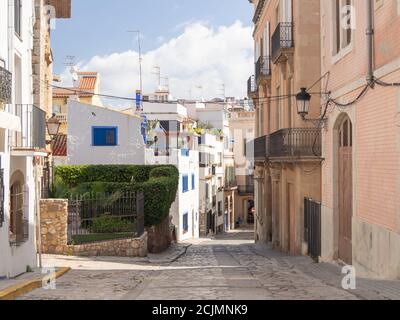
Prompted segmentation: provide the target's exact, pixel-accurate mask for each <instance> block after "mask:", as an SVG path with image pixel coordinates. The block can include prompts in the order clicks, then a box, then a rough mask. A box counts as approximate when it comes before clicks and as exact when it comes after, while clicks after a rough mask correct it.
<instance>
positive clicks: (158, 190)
mask: <svg viewBox="0 0 400 320" xmlns="http://www.w3.org/2000/svg"><path fill="white" fill-rule="evenodd" d="M55 174H56V177H57V178H58V180H61V181H62V182H63V183H64V184H66V185H67V186H68V187H69V196H74V195H84V194H91V193H105V194H115V193H127V192H143V194H144V198H145V206H144V211H145V225H146V226H147V227H149V226H154V225H159V224H160V223H161V222H163V221H164V220H165V218H167V217H168V215H169V210H170V208H171V205H172V203H173V202H174V201H175V198H176V193H177V191H178V185H179V172H178V169H177V168H176V167H174V166H60V167H57V168H56V170H55Z"/></svg>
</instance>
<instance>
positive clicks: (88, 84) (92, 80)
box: [79, 76, 97, 90]
mask: <svg viewBox="0 0 400 320" xmlns="http://www.w3.org/2000/svg"><path fill="white" fill-rule="evenodd" d="M96 82H97V77H87V76H85V77H82V79H81V81H80V83H79V89H80V90H94V89H95V88H96Z"/></svg>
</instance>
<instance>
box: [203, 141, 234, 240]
mask: <svg viewBox="0 0 400 320" xmlns="http://www.w3.org/2000/svg"><path fill="white" fill-rule="evenodd" d="M223 148H224V144H223V140H222V139H221V137H217V136H216V135H213V134H209V133H204V134H202V135H201V137H200V138H199V151H200V235H201V236H207V235H209V234H216V233H218V232H223V231H226V230H229V225H228V223H227V222H228V221H229V217H228V214H227V212H225V210H224V168H223Z"/></svg>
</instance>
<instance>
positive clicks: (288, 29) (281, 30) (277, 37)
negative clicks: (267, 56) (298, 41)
mask: <svg viewBox="0 0 400 320" xmlns="http://www.w3.org/2000/svg"><path fill="white" fill-rule="evenodd" d="M271 42H272V59H273V61H276V60H277V59H278V57H279V55H280V52H281V49H287V48H293V47H294V41H293V23H292V22H281V23H279V24H278V26H277V27H276V29H275V31H274V33H273V35H272V40H271Z"/></svg>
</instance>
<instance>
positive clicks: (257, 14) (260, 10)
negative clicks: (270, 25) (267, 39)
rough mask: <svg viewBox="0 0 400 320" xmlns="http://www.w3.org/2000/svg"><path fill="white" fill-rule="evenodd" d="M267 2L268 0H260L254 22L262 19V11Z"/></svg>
mask: <svg viewBox="0 0 400 320" xmlns="http://www.w3.org/2000/svg"><path fill="white" fill-rule="evenodd" d="M266 2H267V0H259V1H258V5H257V8H256V11H255V13H254V17H253V23H254V24H257V23H258V21H259V20H260V18H261V15H262V11H263V9H264V6H265V4H266Z"/></svg>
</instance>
